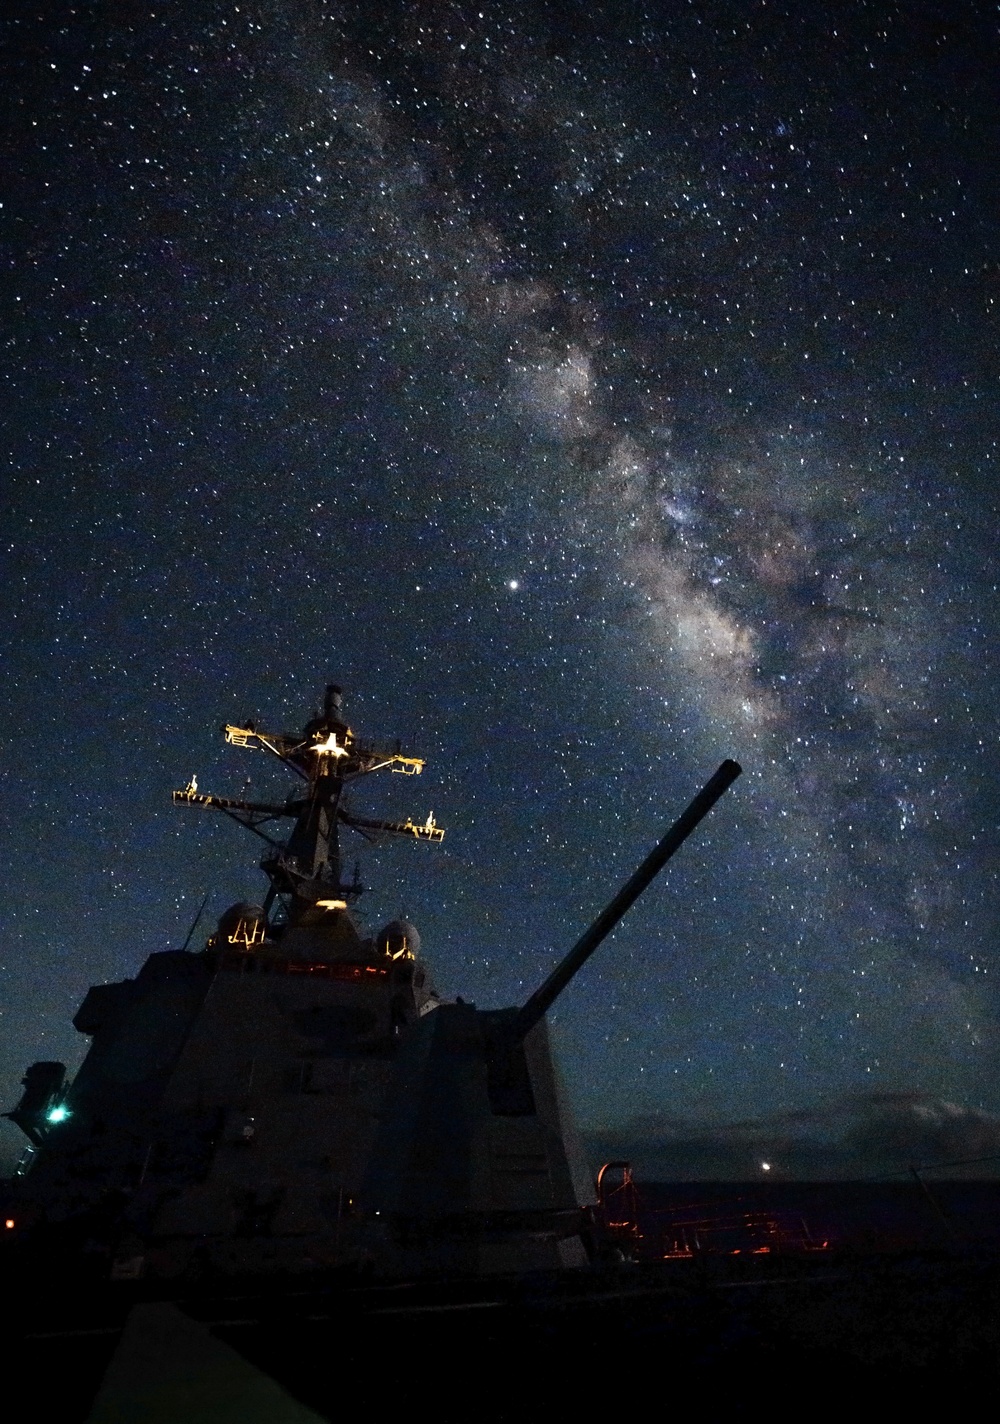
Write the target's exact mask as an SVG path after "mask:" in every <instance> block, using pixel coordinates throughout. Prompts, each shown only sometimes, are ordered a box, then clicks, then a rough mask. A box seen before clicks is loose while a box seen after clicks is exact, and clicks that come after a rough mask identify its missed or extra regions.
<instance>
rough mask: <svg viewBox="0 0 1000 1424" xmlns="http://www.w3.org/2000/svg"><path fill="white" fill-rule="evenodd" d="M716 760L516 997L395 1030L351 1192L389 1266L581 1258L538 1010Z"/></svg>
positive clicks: (585, 1252) (586, 1186)
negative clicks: (376, 1125)
mask: <svg viewBox="0 0 1000 1424" xmlns="http://www.w3.org/2000/svg"><path fill="white" fill-rule="evenodd" d="M740 771H741V768H740V767H739V765H738V764H737V763H736V762H735V761H725V762H723V763H722V765H721V766H720V767H719V769H718V771H717V772H716V773H715V775H714V776H713V777H712V778H711V780H710V781H709V782H708V783H707V784H706V785H705V786H704V787H703V788H702V790H701V791H700V792H699V793H698V795H697V796H696V797H695V798H694V800H693V801H692V802H691V804H690V805H689V806H688V807H687V809H686V810H685V811H684V813H683V814H682V815H681V816H680V817H679V818H678V819H677V820H676V821H675V822H674V823H673V825H672V826H671V827H670V829H669V830H668V831H667V832H666V834H665V835H664V836H663V838H662V839H661V840H660V841H659V843H658V844H657V845H656V846H655V847H654V849H653V850H652V851H651V852H650V854H649V855H648V856H647V857H646V859H645V860H644V861H643V863H642V864H641V865H640V866H639V868H638V870H636V872H635V874H634V875H632V876H631V878H630V879H629V880H628V881H627V882H626V884H625V885H624V886H623V887H622V888H621V890H620V891H619V892H618V894H617V895H616V896H615V897H614V899H613V900H611V902H610V903H609V904H608V905H607V906H606V908H605V909H604V910H603V911H602V912H601V913H600V914H599V915H598V916H597V918H596V919H595V920H594V922H593V924H592V925H591V926H590V927H589V928H588V929H587V930H586V932H585V933H584V934H583V935H581V937H580V939H579V940H578V941H577V942H576V944H575V945H574V946H573V948H572V949H571V950H570V951H569V953H568V954H567V955H566V956H565V958H563V959H562V960H561V961H560V963H559V964H558V965H557V966H556V967H555V969H554V970H553V971H552V973H551V974H550V975H549V976H548V978H547V979H546V980H545V981H544V983H543V984H541V985H540V986H539V987H538V989H536V990H535V992H534V993H533V994H532V995H531V997H530V998H529V999H528V1000H527V1001H526V1002H525V1003H524V1004H523V1005H521V1006H520V1007H519V1008H510V1009H499V1010H479V1009H477V1008H476V1007H475V1006H474V1005H472V1004H465V1003H463V1002H461V1001H460V1000H459V1001H457V1002H455V1003H448V1004H441V1005H440V1007H439V1008H438V1009H437V1010H436V1011H435V1012H434V1013H433V1014H430V1015H427V1016H426V1017H424V1018H422V1019H421V1020H420V1022H419V1023H417V1024H416V1025H414V1027H413V1028H412V1029H411V1030H410V1032H409V1033H408V1034H407V1037H406V1039H405V1041H404V1043H403V1044H402V1046H401V1051H400V1054H399V1057H398V1059H397V1063H396V1069H395V1073H394V1075H393V1079H392V1082H391V1083H390V1086H389V1091H388V1093H387V1096H386V1105H385V1110H384V1113H383V1115H382V1125H381V1129H380V1131H379V1134H378V1136H377V1137H376V1141H375V1144H374V1148H373V1152H372V1157H371V1163H370V1166H369V1170H368V1173H367V1176H366V1181H365V1186H364V1188H363V1191H362V1196H361V1201H362V1205H363V1208H364V1210H365V1212H366V1214H367V1217H368V1221H369V1224H370V1226H371V1228H372V1239H373V1245H374V1249H375V1251H376V1255H377V1258H378V1259H380V1260H382V1261H383V1262H385V1263H386V1265H387V1266H388V1268H389V1269H391V1270H392V1271H393V1272H394V1273H395V1272H399V1273H403V1274H411V1273H412V1274H419V1273H421V1272H422V1271H425V1270H428V1269H431V1270H434V1269H443V1268H451V1269H454V1270H460V1271H469V1272H485V1271H491V1270H500V1271H517V1270H530V1269H544V1268H549V1269H551V1268H554V1267H565V1266H579V1265H582V1264H584V1262H585V1261H586V1259H587V1258H588V1256H589V1255H591V1254H592V1252H593V1248H594V1242H593V1239H592V1235H591V1231H590V1213H589V1211H588V1208H589V1207H590V1206H591V1205H592V1204H593V1203H594V1201H595V1196H594V1190H593V1187H592V1183H591V1180H590V1174H589V1171H588V1169H587V1165H586V1163H585V1161H584V1159H583V1156H582V1153H581V1151H580V1147H579V1144H578V1142H577V1138H576V1132H575V1129H574V1126H573V1123H572V1120H571V1114H570V1112H569V1109H568V1105H567V1103H566V1100H565V1096H564V1094H563V1091H562V1088H561V1084H560V1080H559V1074H558V1070H557V1068H556V1066H555V1063H554V1061H553V1058H552V1053H551V1049H550V1045H549V1038H548V1031H547V1027H546V1022H545V1015H546V1013H547V1012H548V1010H549V1009H550V1008H551V1007H552V1005H553V1004H554V1003H555V1001H556V999H557V998H558V996H559V995H560V994H561V993H562V992H563V990H564V989H565V988H566V987H567V986H568V984H569V983H570V981H571V980H572V979H573V977H574V975H575V974H576V973H577V972H578V971H579V970H580V969H581V968H582V967H583V965H584V964H585V963H586V962H587V960H588V959H589V958H590V956H591V955H592V954H593V953H594V951H595V950H596V949H597V948H598V946H599V945H600V944H601V943H602V941H603V940H604V939H605V938H606V937H607V936H608V935H609V934H610V933H611V931H612V930H613V929H614V927H615V926H616V925H617V924H618V922H619V921H620V920H621V918H622V916H623V915H624V914H625V913H626V912H627V911H628V909H629V908H630V907H631V906H632V905H633V904H634V903H635V901H636V900H637V899H638V898H639V896H640V895H641V894H642V892H643V891H644V890H645V889H646V887H647V886H648V885H649V884H650V882H651V881H652V880H653V878H654V877H655V876H656V875H657V874H658V873H659V871H660V870H661V869H662V868H663V866H664V865H665V864H666V863H667V861H668V860H669V859H670V857H671V856H672V855H673V854H674V853H675V852H676V851H677V850H678V849H679V848H680V846H681V845H682V844H683V842H684V841H685V840H686V839H687V837H688V836H689V835H690V834H691V832H692V831H693V830H694V829H695V827H696V826H697V825H698V824H699V822H700V821H701V820H702V819H703V818H704V817H705V816H706V815H707V814H708V812H709V811H710V810H711V808H712V807H713V806H714V805H715V803H716V801H718V800H719V798H720V797H721V796H722V795H723V794H724V792H725V791H726V790H727V789H728V787H730V786H731V785H732V783H733V782H734V781H735V779H736V778H737V777H738V776H739V775H740Z"/></svg>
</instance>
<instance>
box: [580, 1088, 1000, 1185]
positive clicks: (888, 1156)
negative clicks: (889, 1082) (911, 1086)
mask: <svg viewBox="0 0 1000 1424" xmlns="http://www.w3.org/2000/svg"><path fill="white" fill-rule="evenodd" d="M588 1146H589V1148H590V1152H591V1156H592V1158H594V1160H595V1161H596V1160H597V1159H600V1160H602V1161H606V1160H611V1159H626V1160H629V1161H631V1162H632V1164H633V1167H634V1168H635V1170H636V1173H637V1175H638V1176H640V1177H641V1178H645V1179H646V1180H647V1181H652V1180H659V1181H694V1180H737V1181H740V1180H747V1179H761V1178H764V1177H767V1178H770V1179H772V1180H800V1181H809V1180H812V1181H823V1180H858V1179H861V1178H866V1177H877V1176H883V1175H889V1174H895V1173H905V1172H908V1171H909V1170H910V1168H911V1167H917V1168H921V1169H922V1168H927V1169H936V1170H939V1171H947V1172H948V1174H949V1175H952V1176H957V1177H987V1178H992V1177H1000V1114H996V1113H989V1112H984V1111H982V1110H981V1109H978V1108H970V1107H964V1106H962V1105H960V1104H958V1103H953V1102H948V1101H946V1100H945V1099H942V1098H935V1097H931V1096H928V1095H927V1094H923V1093H906V1092H877V1093H870V1094H854V1095H851V1096H849V1097H846V1098H843V1099H841V1100H840V1101H838V1102H835V1103H831V1104H829V1105H828V1106H826V1107H821V1108H813V1109H804V1110H801V1111H794V1112H784V1113H775V1114H773V1115H771V1116H768V1117H764V1118H755V1119H748V1120H746V1121H743V1122H731V1123H721V1124H707V1123H697V1122H695V1121H692V1120H690V1119H677V1118H669V1117H667V1116H666V1115H659V1116H658V1115H656V1114H646V1115H643V1116H641V1117H636V1118H633V1119H632V1120H631V1122H629V1123H627V1124H626V1125H625V1126H624V1127H623V1128H622V1129H621V1130H618V1131H614V1132H606V1133H600V1132H594V1133H591V1134H589V1136H588ZM765 1162H766V1163H767V1164H768V1167H767V1168H765V1167H764V1166H763V1164H764V1163H765Z"/></svg>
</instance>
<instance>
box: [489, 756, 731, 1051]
mask: <svg viewBox="0 0 1000 1424" xmlns="http://www.w3.org/2000/svg"><path fill="white" fill-rule="evenodd" d="M742 770H743V768H742V767H741V766H740V764H739V763H738V762H735V761H724V762H723V763H722V765H721V766H720V767H719V769H718V771H717V772H716V773H715V775H714V776H713V777H712V779H711V780H710V781H708V782H706V783H705V785H704V786H703V787H702V789H701V790H700V791H699V792H698V795H697V796H696V797H695V798H694V800H693V801H692V802H691V804H690V806H688V808H687V810H686V811H685V812H684V813H683V814H682V815H681V816H679V817H678V819H677V820H676V821H675V822H674V824H673V825H672V826H671V827H670V829H669V831H667V833H666V835H665V836H664V837H663V839H662V840H661V841H660V842H659V844H658V845H657V846H656V847H655V848H654V849H653V850H652V851H650V853H649V855H647V857H646V859H645V860H644V861H643V862H642V864H641V865H640V866H639V869H638V870H637V871H636V872H635V874H634V875H633V876H632V878H631V880H629V881H627V882H626V884H624V885H623V886H622V888H621V889H620V890H619V891H618V894H617V895H616V896H615V898H614V899H613V900H612V901H611V903H610V905H608V906H607V908H606V909H604V910H602V911H601V913H600V914H599V915H598V917H597V919H596V920H595V921H594V923H593V924H592V925H591V926H590V928H589V929H588V930H586V931H585V932H584V933H583V934H582V935H581V936H580V938H579V939H578V940H577V942H576V944H575V945H574V946H573V948H572V949H571V950H570V952H569V954H567V955H566V958H565V959H564V960H563V961H562V962H561V963H560V964H558V965H557V966H556V968H555V969H553V971H552V973H551V974H550V975H549V977H548V978H547V979H546V980H545V983H544V984H542V985H541V986H540V987H539V988H537V989H536V990H535V992H534V993H533V994H532V996H531V998H530V999H529V1000H528V1002H527V1003H526V1004H525V1005H524V1006H523V1008H520V1009H518V1010H517V1013H516V1014H515V1016H514V1018H513V1021H512V1023H511V1036H512V1038H513V1041H514V1042H520V1040H521V1039H523V1038H524V1036H525V1034H526V1033H528V1032H529V1031H530V1030H531V1029H533V1028H534V1026H535V1024H536V1023H538V1021H539V1019H541V1018H544V1016H545V1014H546V1013H548V1011H549V1009H550V1008H551V1007H552V1005H553V1004H554V1003H555V1001H556V999H557V998H558V997H559V995H560V994H561V993H562V991H563V990H564V989H565V987H566V985H567V984H568V983H569V981H570V980H571V979H572V978H573V975H574V974H575V973H576V972H577V970H578V969H580V968H581V967H582V966H583V965H584V964H586V962H587V960H588V959H589V958H590V956H591V955H592V954H593V952H594V950H595V949H596V948H597V946H598V945H599V944H600V943H601V941H602V940H603V939H604V938H605V937H606V936H607V935H609V934H610V933H611V931H612V930H613V929H614V927H615V925H616V924H617V923H618V921H619V920H620V919H621V918H622V916H623V915H624V914H625V912H626V910H628V909H629V908H630V907H631V906H632V905H634V904H635V902H636V900H638V898H639V896H640V895H641V894H642V892H643V891H644V890H645V888H646V886H647V885H648V884H649V882H650V881H651V880H652V879H653V877H654V876H656V875H657V874H658V873H659V872H660V871H661V870H662V869H663V867H664V866H665V865H666V863H667V861H668V860H669V859H670V857H671V856H672V855H673V853H674V851H676V850H678V849H679V848H680V846H681V845H683V843H684V841H686V840H687V838H688V836H689V835H690V834H691V832H692V831H693V830H694V828H695V826H697V825H698V823H699V821H701V820H703V819H704V817H705V816H707V815H708V813H709V811H711V809H712V807H713V806H714V805H715V803H716V801H718V799H719V797H720V796H722V795H723V793H724V792H726V791H727V790H728V789H729V787H730V786H732V784H733V782H734V781H735V780H736V778H737V777H738V776H739V775H740V773H741V771H742Z"/></svg>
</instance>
